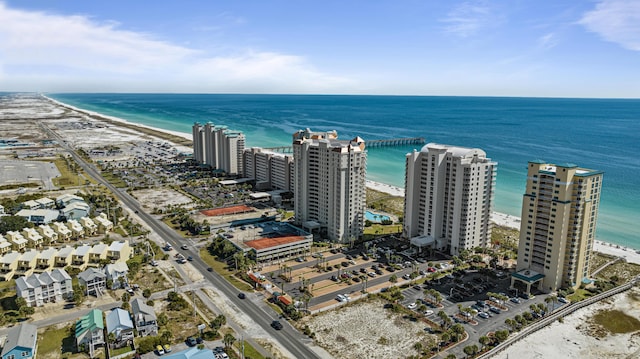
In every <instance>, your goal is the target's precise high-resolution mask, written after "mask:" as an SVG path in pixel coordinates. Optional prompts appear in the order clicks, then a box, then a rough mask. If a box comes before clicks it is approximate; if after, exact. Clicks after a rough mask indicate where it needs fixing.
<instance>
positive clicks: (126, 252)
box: [107, 240, 131, 262]
mask: <svg viewBox="0 0 640 359" xmlns="http://www.w3.org/2000/svg"><path fill="white" fill-rule="evenodd" d="M107 258H109V259H110V260H112V261H116V262H126V261H127V260H128V259H129V258H131V247H130V246H129V241H126V240H123V241H119V242H116V241H114V242H111V245H110V246H109V249H108V250H107Z"/></svg>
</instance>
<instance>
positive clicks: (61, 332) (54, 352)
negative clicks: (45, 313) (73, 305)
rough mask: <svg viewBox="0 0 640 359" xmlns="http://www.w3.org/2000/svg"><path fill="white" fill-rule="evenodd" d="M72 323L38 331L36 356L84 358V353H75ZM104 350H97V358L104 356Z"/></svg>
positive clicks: (48, 358)
mask: <svg viewBox="0 0 640 359" xmlns="http://www.w3.org/2000/svg"><path fill="white" fill-rule="evenodd" d="M72 329H73V325H68V326H65V327H63V328H56V327H55V326H51V327H49V328H47V329H45V330H44V331H39V333H38V354H37V356H38V358H41V359H56V358H62V357H63V356H64V357H65V358H70V359H86V358H89V356H88V355H87V354H86V353H75V337H74V334H73V331H72ZM104 357H105V355H104V351H102V350H101V351H99V353H98V358H104Z"/></svg>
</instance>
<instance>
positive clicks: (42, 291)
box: [16, 268, 73, 307]
mask: <svg viewBox="0 0 640 359" xmlns="http://www.w3.org/2000/svg"><path fill="white" fill-rule="evenodd" d="M16 294H17V295H18V297H19V298H24V299H25V300H26V302H27V305H28V306H29V307H41V306H43V305H44V304H45V303H55V302H62V301H64V300H66V299H69V298H71V297H72V296H73V288H72V285H71V277H70V276H69V274H67V272H66V271H65V270H64V269H60V268H56V269H54V270H52V271H50V272H43V273H40V274H32V275H29V276H27V277H20V278H18V279H16Z"/></svg>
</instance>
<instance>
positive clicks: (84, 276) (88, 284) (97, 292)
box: [78, 267, 107, 297]
mask: <svg viewBox="0 0 640 359" xmlns="http://www.w3.org/2000/svg"><path fill="white" fill-rule="evenodd" d="M78 283H79V284H80V285H81V286H82V288H84V294H86V295H93V296H95V297H100V296H101V295H102V294H104V293H105V292H106V291H107V275H106V274H104V272H102V271H101V270H99V269H96V268H93V267H89V268H87V269H86V270H84V271H83V272H80V273H79V274H78Z"/></svg>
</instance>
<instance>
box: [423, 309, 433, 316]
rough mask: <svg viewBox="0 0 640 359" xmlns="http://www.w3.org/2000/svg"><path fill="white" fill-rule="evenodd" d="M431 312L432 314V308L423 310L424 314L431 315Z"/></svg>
mask: <svg viewBox="0 0 640 359" xmlns="http://www.w3.org/2000/svg"><path fill="white" fill-rule="evenodd" d="M431 314H433V310H431V309H427V310H425V311H424V315H431Z"/></svg>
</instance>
